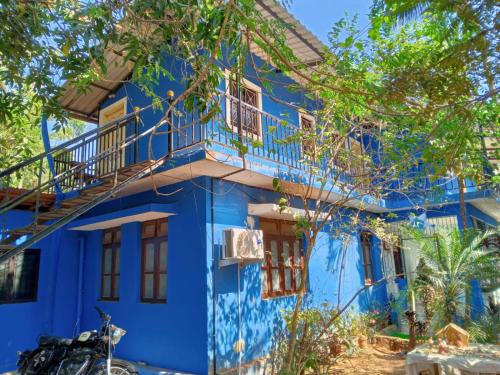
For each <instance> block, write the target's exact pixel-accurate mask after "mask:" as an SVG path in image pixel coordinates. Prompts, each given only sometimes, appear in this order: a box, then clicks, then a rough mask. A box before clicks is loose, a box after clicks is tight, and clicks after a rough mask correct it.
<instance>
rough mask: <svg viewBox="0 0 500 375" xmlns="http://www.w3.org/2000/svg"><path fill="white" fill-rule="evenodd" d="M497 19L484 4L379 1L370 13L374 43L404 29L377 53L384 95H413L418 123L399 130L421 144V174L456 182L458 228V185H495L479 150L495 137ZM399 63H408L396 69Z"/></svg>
mask: <svg viewBox="0 0 500 375" xmlns="http://www.w3.org/2000/svg"><path fill="white" fill-rule="evenodd" d="M498 16H499V8H498V6H497V4H496V2H494V1H490V0H473V1H449V0H436V1H425V0H385V1H383V0H380V1H377V2H375V5H374V7H373V11H372V29H371V31H370V32H371V35H372V36H374V37H375V38H378V37H379V36H380V35H381V34H380V33H381V32H382V34H384V35H387V34H388V33H391V32H392V30H394V29H395V28H397V29H401V30H402V31H403V32H401V33H399V35H400V38H399V39H396V40H395V41H396V42H397V43H396V45H392V44H389V45H388V46H387V47H388V48H386V49H384V50H382V54H381V55H380V61H381V63H382V65H383V66H384V67H385V68H386V71H387V72H388V73H389V74H388V80H387V84H388V85H387V89H389V90H392V91H394V92H395V93H401V94H402V95H411V97H412V100H411V102H413V103H412V107H411V108H410V110H411V111H415V112H416V113H418V117H417V118H415V120H417V121H410V123H408V121H403V124H404V125H403V126H404V127H407V129H408V130H409V131H410V132H411V133H413V134H415V135H419V138H421V139H423V140H425V141H424V142H423V144H422V145H421V147H420V149H421V152H422V160H423V162H424V163H426V164H427V165H428V168H426V169H425V174H431V175H432V176H446V174H447V173H450V172H451V173H453V174H454V176H456V177H457V180H458V185H459V186H458V193H459V195H460V207H461V219H462V226H463V227H464V228H466V227H467V219H466V216H467V215H466V206H465V197H464V189H465V180H466V179H472V180H474V181H475V182H476V183H477V184H479V185H480V184H485V183H487V182H488V181H490V180H492V181H493V182H498V180H499V177H498V175H496V174H497V173H498V170H497V171H495V169H494V168H492V167H491V166H490V165H488V160H487V157H486V155H485V154H486V152H485V144H484V138H485V137H492V138H494V139H497V140H498V138H499V137H500V134H499V133H498V127H497V126H496V123H497V120H496V117H497V114H498V110H499V108H498V100H497V97H498V74H496V72H497V71H498V68H499V66H498V62H499V59H498V47H499V45H498V42H499V40H500V38H499V36H500V35H499V33H500V28H499V27H498ZM377 25H383V27H382V28H378V27H376V26H377ZM401 59H405V60H406V61H407V63H405V64H403V65H401V64H398V63H397V62H398V61H401ZM394 62H396V64H394ZM422 114H425V118H426V121H422V120H423V118H422V117H421V115H422ZM410 117H411V116H410ZM497 145H498V141H497ZM496 154H497V155H498V149H497V150H496ZM436 155H440V157H439V158H437V157H436Z"/></svg>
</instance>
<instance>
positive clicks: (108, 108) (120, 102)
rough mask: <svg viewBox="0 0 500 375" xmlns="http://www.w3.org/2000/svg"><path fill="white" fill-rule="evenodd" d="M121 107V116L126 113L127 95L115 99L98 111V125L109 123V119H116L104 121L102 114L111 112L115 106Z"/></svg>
mask: <svg viewBox="0 0 500 375" xmlns="http://www.w3.org/2000/svg"><path fill="white" fill-rule="evenodd" d="M120 106H121V107H123V116H121V117H124V116H125V115H126V114H127V97H126V96H125V97H123V98H121V99H119V100H117V101H116V102H114V103H112V104H110V105H108V106H106V107H104V108H102V109H101V110H100V111H99V126H104V125H106V124H109V123H110V122H111V121H116V120H117V119H115V120H111V121H108V122H104V115H105V114H106V113H107V112H111V111H114V110H116V108H117V107H120ZM119 118H120V117H119Z"/></svg>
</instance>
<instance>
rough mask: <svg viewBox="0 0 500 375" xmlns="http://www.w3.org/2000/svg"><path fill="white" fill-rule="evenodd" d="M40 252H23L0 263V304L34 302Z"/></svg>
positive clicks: (36, 290)
mask: <svg viewBox="0 0 500 375" xmlns="http://www.w3.org/2000/svg"><path fill="white" fill-rule="evenodd" d="M39 267H40V251H39V250H31V249H28V250H24V251H23V252H21V253H19V254H17V255H15V256H13V257H11V258H9V259H7V260H6V261H4V262H2V263H0V303H17V302H32V301H36V297H37V292H38V271H39Z"/></svg>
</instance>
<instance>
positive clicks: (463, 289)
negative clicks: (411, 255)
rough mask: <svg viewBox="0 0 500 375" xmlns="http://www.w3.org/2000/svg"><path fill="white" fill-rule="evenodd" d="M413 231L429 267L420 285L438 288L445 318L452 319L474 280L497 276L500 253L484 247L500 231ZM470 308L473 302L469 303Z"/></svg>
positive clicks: (438, 297)
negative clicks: (488, 239)
mask: <svg viewBox="0 0 500 375" xmlns="http://www.w3.org/2000/svg"><path fill="white" fill-rule="evenodd" d="M409 233H410V234H411V237H412V238H413V239H414V240H415V241H416V242H417V244H418V246H419V250H420V251H421V254H422V259H423V260H424V262H425V265H426V269H427V274H426V277H425V278H421V279H420V280H419V285H418V287H419V288H423V287H431V288H432V289H433V290H434V292H435V293H436V295H435V297H434V298H435V299H436V300H437V303H436V306H439V307H440V310H438V314H439V315H440V319H441V322H444V323H451V322H452V321H454V320H455V318H456V317H457V314H458V308H459V305H460V298H461V296H462V295H465V294H466V293H468V291H469V288H470V282H471V280H472V279H476V280H488V279H491V278H496V277H497V275H498V266H499V264H498V257H497V255H496V252H495V251H492V250H489V249H487V248H485V247H484V241H485V240H486V239H487V238H488V237H490V236H492V235H496V234H497V233H498V231H494V230H490V231H486V232H484V233H479V234H478V233H476V232H475V231H473V230H466V231H459V230H458V229H455V230H451V231H449V232H447V231H445V232H440V231H437V232H436V233H434V234H432V235H430V236H429V235H427V234H425V233H424V232H422V231H419V230H410V231H409ZM469 301H470V299H469ZM469 303H470V302H469ZM467 310H469V311H470V306H466V311H467Z"/></svg>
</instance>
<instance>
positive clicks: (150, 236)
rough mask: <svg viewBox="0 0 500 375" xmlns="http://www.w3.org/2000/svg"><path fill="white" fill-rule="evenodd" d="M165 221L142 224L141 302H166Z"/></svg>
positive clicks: (166, 225) (166, 240)
mask: <svg viewBox="0 0 500 375" xmlns="http://www.w3.org/2000/svg"><path fill="white" fill-rule="evenodd" d="M167 251H168V222H167V219H158V220H153V221H147V222H144V223H143V224H142V262H141V263H142V266H141V270H142V271H141V300H142V301H143V302H149V303H165V302H166V300H167Z"/></svg>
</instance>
